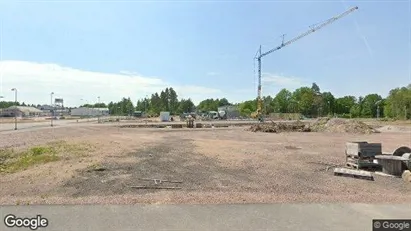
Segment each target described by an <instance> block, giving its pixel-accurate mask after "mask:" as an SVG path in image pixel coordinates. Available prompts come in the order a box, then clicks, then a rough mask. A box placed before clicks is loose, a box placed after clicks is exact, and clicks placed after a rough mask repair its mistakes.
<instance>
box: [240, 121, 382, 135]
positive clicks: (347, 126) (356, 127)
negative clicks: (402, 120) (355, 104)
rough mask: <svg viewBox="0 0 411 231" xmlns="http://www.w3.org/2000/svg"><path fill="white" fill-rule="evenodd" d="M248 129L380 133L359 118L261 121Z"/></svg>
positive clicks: (260, 130) (261, 130)
mask: <svg viewBox="0 0 411 231" xmlns="http://www.w3.org/2000/svg"><path fill="white" fill-rule="evenodd" d="M247 131H252V132H271V133H278V132H333V133H356V134H371V133H378V132H379V131H377V130H375V129H374V128H372V127H371V126H369V125H367V124H365V123H363V122H361V121H357V120H351V119H350V120H348V119H338V118H332V119H330V118H320V119H318V120H317V121H315V122H314V123H311V124H309V125H308V124H305V123H303V122H301V121H297V122H291V123H290V122H282V123H274V122H271V123H261V124H254V125H252V126H251V127H250V128H249V129H247Z"/></svg>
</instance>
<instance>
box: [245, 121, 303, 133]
mask: <svg viewBox="0 0 411 231" xmlns="http://www.w3.org/2000/svg"><path fill="white" fill-rule="evenodd" d="M246 130H247V131H252V132H271V133H279V132H310V131H311V129H310V127H309V126H308V125H306V124H304V123H302V122H300V121H297V122H292V123H274V122H271V123H261V124H253V125H251V127H250V128H249V129H246Z"/></svg>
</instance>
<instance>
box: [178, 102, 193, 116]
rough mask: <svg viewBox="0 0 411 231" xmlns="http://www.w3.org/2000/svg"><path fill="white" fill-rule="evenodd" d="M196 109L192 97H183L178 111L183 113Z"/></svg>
mask: <svg viewBox="0 0 411 231" xmlns="http://www.w3.org/2000/svg"><path fill="white" fill-rule="evenodd" d="M194 111H195V106H194V103H193V101H191V99H190V98H188V99H181V101H180V102H179V105H178V109H177V112H178V113H179V114H181V113H188V112H194Z"/></svg>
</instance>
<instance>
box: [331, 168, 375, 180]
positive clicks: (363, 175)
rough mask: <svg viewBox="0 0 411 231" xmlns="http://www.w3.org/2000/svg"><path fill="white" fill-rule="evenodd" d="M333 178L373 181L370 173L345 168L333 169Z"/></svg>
mask: <svg viewBox="0 0 411 231" xmlns="http://www.w3.org/2000/svg"><path fill="white" fill-rule="evenodd" d="M334 176H344V177H352V178H356V179H363V180H371V181H374V176H373V175H371V173H370V172H366V171H361V170H353V169H346V168H335V169H334Z"/></svg>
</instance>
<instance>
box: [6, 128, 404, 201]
mask: <svg viewBox="0 0 411 231" xmlns="http://www.w3.org/2000/svg"><path fill="white" fill-rule="evenodd" d="M374 126H376V127H378V126H377V125H374ZM387 126H391V129H387ZM380 130H381V132H380V133H372V134H350V133H330V132H280V133H264V132H251V131H246V127H244V126H242V127H228V128H227V127H225V128H202V129H186V128H183V129H169V128H120V127H118V125H116V124H115V123H113V124H110V123H108V124H98V125H96V124H87V123H83V124H82V125H81V126H80V125H77V126H64V127H58V126H56V127H53V128H47V129H41V130H33V129H32V130H30V129H28V130H21V131H19V132H0V149H3V152H4V151H5V150H11V149H13V150H14V153H19V152H24V150H27V149H30V148H32V147H33V146H37V147H43V146H47V145H48V146H53V145H56V144H58V145H60V146H59V147H60V149H59V150H63V151H61V152H58V153H56V155H57V156H58V157H59V159H58V160H56V161H51V162H47V163H41V164H36V165H31V166H29V167H26V168H23V169H20V170H16V171H14V172H0V185H1V187H0V204H1V205H7V204H11V205H15V204H136V203H149V204H179V203H188V204H209V203H272V202H300V203H317V202H361V203H403V202H411V196H410V194H409V192H410V191H411V184H406V183H404V182H403V180H402V179H401V178H391V177H384V176H378V175H376V176H375V181H366V180H360V179H353V178H345V177H337V176H334V175H333V172H332V168H333V167H337V166H343V165H344V163H345V154H344V148H345V143H346V142H348V141H368V142H381V143H382V145H383V151H384V152H385V153H390V152H392V151H394V150H395V149H396V148H398V147H400V146H403V145H406V146H411V132H410V131H411V129H410V127H409V126H407V125H401V126H400V125H386V124H384V127H382V128H380ZM50 142H53V143H50ZM5 159H6V157H3V162H4V163H6V162H7V160H5ZM0 161H1V159H0ZM0 167H1V165H0ZM141 178H150V179H162V180H171V181H182V183H178V184H177V183H176V184H171V183H167V182H164V183H162V184H161V185H162V186H163V187H180V189H168V190H167V189H137V188H132V187H131V186H144V185H148V184H150V185H154V182H150V181H142V180H140V179H141Z"/></svg>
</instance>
